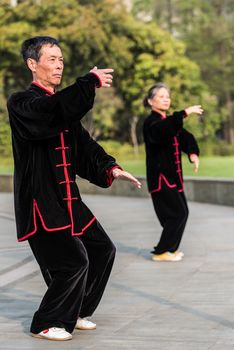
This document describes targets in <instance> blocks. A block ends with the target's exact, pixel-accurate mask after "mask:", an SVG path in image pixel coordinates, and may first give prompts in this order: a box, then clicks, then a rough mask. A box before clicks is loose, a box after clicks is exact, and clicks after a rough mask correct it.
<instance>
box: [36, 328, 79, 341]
mask: <svg viewBox="0 0 234 350" xmlns="http://www.w3.org/2000/svg"><path fill="white" fill-rule="evenodd" d="M32 336H33V337H35V338H41V339H47V340H60V341H62V340H70V339H72V335H71V334H70V333H68V332H67V331H66V330H65V328H58V327H51V328H48V329H45V330H44V331H41V332H40V333H38V334H35V333H32Z"/></svg>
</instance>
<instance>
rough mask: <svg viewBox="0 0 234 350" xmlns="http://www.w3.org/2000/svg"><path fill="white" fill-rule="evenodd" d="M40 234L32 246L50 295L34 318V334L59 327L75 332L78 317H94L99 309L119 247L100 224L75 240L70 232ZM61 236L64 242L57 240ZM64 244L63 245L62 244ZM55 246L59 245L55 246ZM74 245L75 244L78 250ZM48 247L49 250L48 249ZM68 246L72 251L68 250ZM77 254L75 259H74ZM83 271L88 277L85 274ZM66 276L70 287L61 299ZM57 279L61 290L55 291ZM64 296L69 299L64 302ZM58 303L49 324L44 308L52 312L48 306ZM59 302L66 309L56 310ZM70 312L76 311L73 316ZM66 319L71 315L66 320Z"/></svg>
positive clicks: (58, 308)
mask: <svg viewBox="0 0 234 350" xmlns="http://www.w3.org/2000/svg"><path fill="white" fill-rule="evenodd" d="M38 234H41V236H40V237H39V236H38ZM38 234H36V235H35V236H33V237H32V238H30V240H29V244H30V246H31V248H32V251H33V253H34V255H35V257H36V259H37V261H38V263H39V265H40V268H41V271H42V275H43V277H44V279H45V282H46V284H47V285H48V291H47V293H46V294H45V296H44V298H43V301H42V303H41V306H40V307H39V310H38V311H37V312H36V313H35V315H34V318H33V322H32V326H31V331H32V332H33V333H38V332H40V331H41V330H43V329H45V328H48V327H52V326H57V327H65V328H66V330H68V331H69V332H72V330H73V329H74V327H75V324H76V321H77V318H78V316H80V317H85V316H91V315H92V314H93V312H94V311H95V309H96V307H97V306H98V304H99V302H100V300H101V297H102V295H103V292H104V290H105V287H106V284H107V281H108V279H109V276H110V273H111V269H112V266H113V262H114V258H115V251H116V249H115V246H114V244H113V243H112V241H111V240H110V238H109V237H108V236H107V234H106V233H105V231H104V230H103V228H102V227H101V225H100V224H99V223H98V221H96V222H95V223H93V225H92V226H91V227H90V228H89V229H88V230H87V232H86V233H85V234H84V235H82V236H79V237H71V234H70V232H64V231H63V232H62V231H61V232H54V233H51V232H49V233H48V232H43V234H42V233H41V232H40V233H38ZM60 236H61V237H62V238H63V239H62V240H61V239H59V240H57V238H59V237H60ZM44 237H49V240H48V241H45V238H44ZM50 241H51V243H52V244H51V247H52V252H53V253H51V250H50V248H51V247H50V244H49V243H48V242H50ZM60 241H61V244H60V243H59V242H60ZM53 242H55V244H54V243H53ZM65 242H68V244H65ZM73 242H75V246H74V247H73V245H74V244H73ZM46 244H47V248H48V249H45V245H46ZM57 246H59V249H57V250H56V251H57V253H55V250H54V249H55V247H57ZM67 246H68V250H66V247H67ZM69 246H70V248H69ZM79 249H81V251H79ZM60 250H61V251H60ZM73 252H74V255H75V256H73ZM51 255H52V256H51ZM55 255H56V266H57V269H56V268H53V266H54V265H55V263H54V260H53V256H55ZM79 255H81V256H83V258H84V261H83V262H82V257H81V259H80V260H81V261H79ZM63 259H65V261H63ZM50 260H52V261H50ZM73 264H75V266H73ZM69 265H71V267H72V271H71V272H70V274H72V276H70V275H69V274H68V272H69V268H70V266H69ZM87 265H88V268H87ZM59 266H61V267H59ZM73 267H74V270H73ZM60 269H61V273H62V274H63V271H65V273H64V274H63V275H62V276H61V273H58V272H59V270H60ZM83 270H84V274H82V271H83ZM73 274H74V276H73ZM66 276H67V277H68V279H69V281H68V283H67V282H66V281H64V282H65V283H66V286H65V287H66V290H65V291H64V292H63V294H62V295H61V296H60V294H59V293H60V292H61V288H60V286H59V285H58V284H59V283H60V284H62V283H63V281H61V280H63V278H65V279H66ZM73 277H74V278H73ZM57 278H59V281H58V284H57V285H56V288H57V289H56V290H54V285H55V281H56V279H57ZM73 279H74V280H73ZM76 279H77V280H76ZM69 282H72V283H71V285H69ZM71 289H74V291H73V290H72V293H70V292H71ZM49 291H50V292H49ZM56 293H57V294H59V295H57V294H56ZM64 296H65V297H66V299H64V300H63V297H64ZM50 299H51V300H50ZM54 299H55V302H54V304H53V305H52V310H51V311H50V313H51V314H52V315H53V321H50V320H51V318H49V321H48V317H47V314H45V313H43V312H44V311H43V307H44V308H45V306H46V308H50V306H49V305H48V306H47V304H49V303H50V302H51V301H52V300H54ZM56 302H58V303H60V304H58V305H61V306H62V307H61V308H60V306H57V307H56V305H57V304H56ZM53 307H54V308H55V310H53ZM69 308H72V310H71V311H70V312H69ZM60 313H61V314H62V316H61V315H60ZM65 315H67V316H66V319H65Z"/></svg>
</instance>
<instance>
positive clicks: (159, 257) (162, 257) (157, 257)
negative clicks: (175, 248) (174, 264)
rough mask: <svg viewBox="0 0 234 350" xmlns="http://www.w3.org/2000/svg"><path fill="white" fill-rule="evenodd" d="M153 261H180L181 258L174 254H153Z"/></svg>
mask: <svg viewBox="0 0 234 350" xmlns="http://www.w3.org/2000/svg"><path fill="white" fill-rule="evenodd" d="M152 260H153V261H180V260H182V256H181V255H179V254H176V253H170V252H165V253H162V254H153V256H152Z"/></svg>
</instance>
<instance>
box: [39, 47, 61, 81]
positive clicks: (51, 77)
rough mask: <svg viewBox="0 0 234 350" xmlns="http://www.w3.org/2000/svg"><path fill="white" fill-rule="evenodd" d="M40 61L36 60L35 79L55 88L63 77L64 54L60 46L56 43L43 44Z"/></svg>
mask: <svg viewBox="0 0 234 350" xmlns="http://www.w3.org/2000/svg"><path fill="white" fill-rule="evenodd" d="M40 53H41V56H40V59H39V61H38V62H35V61H34V63H35V64H34V71H33V75H34V79H36V80H37V81H39V82H41V83H42V84H43V85H44V86H46V87H51V88H55V87H56V86H58V85H59V84H60V82H61V79H62V74H63V67H64V64H63V56H62V52H61V50H60V48H59V47H58V46H56V45H53V46H51V45H50V44H49V45H43V46H42V48H41V52H40Z"/></svg>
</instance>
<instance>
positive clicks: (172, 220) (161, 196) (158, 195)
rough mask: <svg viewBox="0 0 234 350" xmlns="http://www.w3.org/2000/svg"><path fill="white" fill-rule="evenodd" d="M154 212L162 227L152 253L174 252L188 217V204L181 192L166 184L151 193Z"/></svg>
mask: <svg viewBox="0 0 234 350" xmlns="http://www.w3.org/2000/svg"><path fill="white" fill-rule="evenodd" d="M152 200H153V205H154V210H155V213H156V215H157V217H158V219H159V221H160V223H161V226H162V227H163V231H162V234H161V237H160V240H159V242H158V244H157V246H156V247H154V251H153V253H154V254H162V253H164V252H166V251H168V252H175V251H176V250H177V249H178V247H179V245H180V242H181V239H182V236H183V232H184V229H185V225H186V222H187V219H188V213H189V212H188V206H187V201H186V198H185V195H184V193H183V192H178V191H177V189H176V188H169V187H167V186H166V185H164V186H163V188H162V190H161V191H159V192H155V193H153V194H152Z"/></svg>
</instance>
